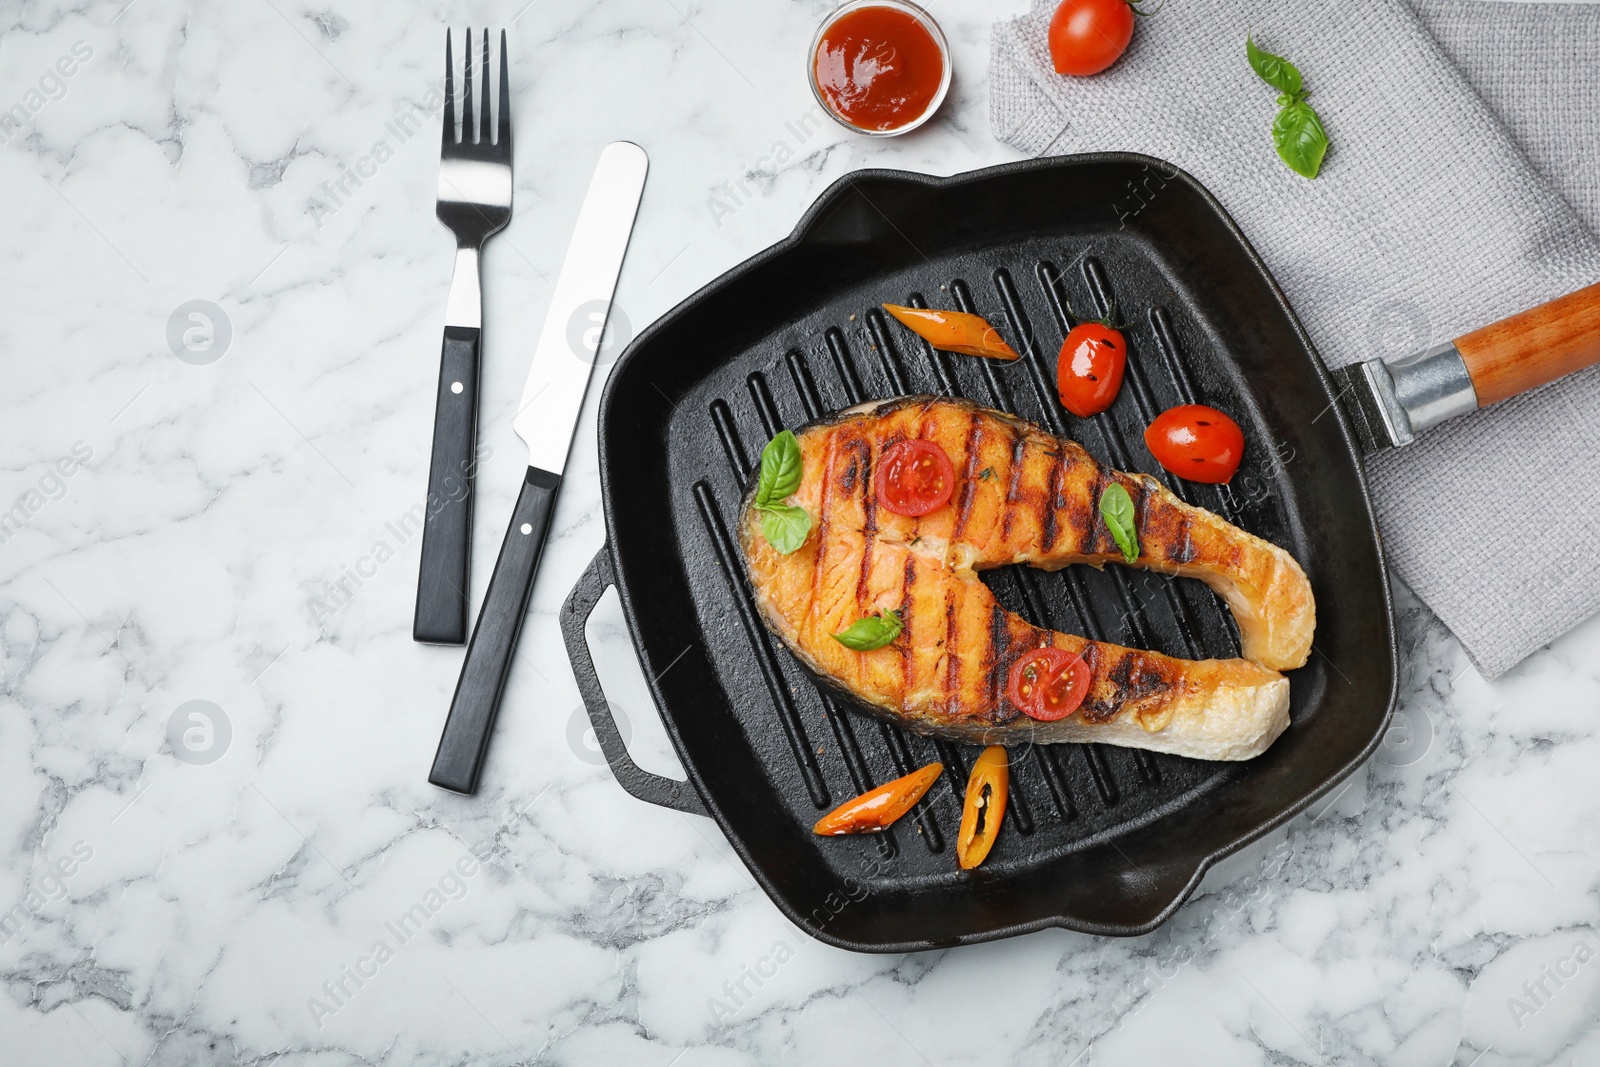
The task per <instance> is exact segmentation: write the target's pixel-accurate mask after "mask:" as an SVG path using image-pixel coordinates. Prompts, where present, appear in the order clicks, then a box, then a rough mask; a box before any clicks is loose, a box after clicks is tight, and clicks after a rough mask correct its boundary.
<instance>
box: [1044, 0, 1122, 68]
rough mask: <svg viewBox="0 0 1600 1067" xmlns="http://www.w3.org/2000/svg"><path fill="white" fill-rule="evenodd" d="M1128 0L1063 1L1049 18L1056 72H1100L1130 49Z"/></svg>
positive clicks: (1052, 56)
mask: <svg viewBox="0 0 1600 1067" xmlns="http://www.w3.org/2000/svg"><path fill="white" fill-rule="evenodd" d="M1131 40H1133V7H1132V6H1131V5H1130V4H1129V3H1128V0H1062V4H1061V6H1060V7H1058V8H1056V13H1055V15H1054V16H1052V17H1051V19H1050V60H1051V62H1052V63H1054V64H1055V68H1056V73H1057V74H1075V75H1079V76H1083V75H1088V74H1099V73H1100V72H1101V71H1102V70H1105V69H1106V68H1107V67H1109V66H1111V64H1113V63H1115V62H1116V61H1117V60H1118V59H1119V58H1120V57H1121V56H1122V53H1124V52H1126V51H1127V50H1128V42H1129V41H1131Z"/></svg>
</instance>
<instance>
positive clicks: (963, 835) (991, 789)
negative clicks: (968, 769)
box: [956, 745, 1011, 871]
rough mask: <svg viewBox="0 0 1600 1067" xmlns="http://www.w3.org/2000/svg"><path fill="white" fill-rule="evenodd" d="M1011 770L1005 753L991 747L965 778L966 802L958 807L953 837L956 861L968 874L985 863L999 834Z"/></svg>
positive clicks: (995, 746)
mask: <svg viewBox="0 0 1600 1067" xmlns="http://www.w3.org/2000/svg"><path fill="white" fill-rule="evenodd" d="M1010 784H1011V770H1010V767H1009V765H1008V764H1007V762H1006V750H1005V749H1004V748H1002V747H1001V746H999V745H990V746H989V747H988V748H986V749H984V750H983V752H982V753H980V754H979V756H978V760H977V762H976V763H974V764H973V765H972V774H971V775H970V776H969V777H968V778H967V797H966V802H965V803H964V804H962V806H961V829H960V831H959V832H958V833H957V834H956V861H957V862H958V863H960V864H961V869H962V870H963V871H970V870H972V868H974V867H976V866H977V865H978V864H980V863H982V862H983V861H984V858H985V857H986V856H988V855H989V850H990V849H991V848H993V847H994V839H995V838H996V837H998V836H999V834H1000V820H1001V818H1002V817H1003V816H1004V815H1005V813H1006V792H1007V790H1008V788H1009V787H1010Z"/></svg>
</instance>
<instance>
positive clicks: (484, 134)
mask: <svg viewBox="0 0 1600 1067" xmlns="http://www.w3.org/2000/svg"><path fill="white" fill-rule="evenodd" d="M478 69H479V70H480V71H482V73H483V118H482V120H481V121H482V123H483V126H482V128H481V129H480V130H479V131H478V143H479V144H489V143H490V142H489V139H490V137H491V136H492V135H493V133H494V131H493V129H491V128H490V126H489V121H490V115H489V27H487V26H485V27H484V28H483V66H482V67H480V68H478Z"/></svg>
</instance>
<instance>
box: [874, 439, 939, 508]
mask: <svg viewBox="0 0 1600 1067" xmlns="http://www.w3.org/2000/svg"><path fill="white" fill-rule="evenodd" d="M877 475H878V504H879V506H881V507H884V508H887V509H888V510H889V511H892V512H894V513H895V514H896V515H910V516H913V517H915V516H917V515H926V514H927V513H928V512H930V511H933V510H935V509H937V508H942V507H944V506H945V504H947V503H949V501H950V494H952V493H954V492H955V490H956V469H955V466H954V465H953V464H951V462H950V457H949V456H947V455H945V452H944V449H942V448H940V447H939V446H938V445H936V444H934V443H933V442H932V441H923V440H915V441H901V442H900V443H899V444H895V445H890V446H889V448H888V450H887V451H885V452H884V454H883V457H882V458H881V459H879V460H878V471H877Z"/></svg>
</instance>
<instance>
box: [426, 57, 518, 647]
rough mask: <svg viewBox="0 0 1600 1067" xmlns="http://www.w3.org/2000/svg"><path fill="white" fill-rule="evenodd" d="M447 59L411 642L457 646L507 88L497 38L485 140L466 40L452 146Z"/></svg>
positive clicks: (498, 222) (507, 172) (506, 184)
mask: <svg viewBox="0 0 1600 1067" xmlns="http://www.w3.org/2000/svg"><path fill="white" fill-rule="evenodd" d="M453 56H454V50H453V49H452V47H451V42H450V31H449V30H446V31H445V35H444V122H443V126H444V133H443V137H442V140H441V144H440V148H439V208H438V214H439V221H440V222H442V223H444V224H445V225H446V226H448V227H449V228H450V230H451V232H452V233H454V234H455V236H456V269H455V276H454V277H453V278H452V279H451V281H450V299H449V301H448V302H447V303H446V304H445V315H444V346H443V349H442V351H441V353H440V356H439V395H438V400H437V402H436V406H435V408H434V416H433V458H432V461H431V462H430V463H429V467H428V501H427V507H426V508H425V511H424V516H423V525H422V566H421V570H420V573H419V575H418V578H417V611H416V617H415V619H414V620H413V622H412V626H411V636H412V638H413V639H414V640H417V641H427V642H430V643H434V644H445V645H460V644H464V643H465V642H466V640H467V590H468V589H469V588H470V585H469V576H468V570H469V567H470V564H471V556H472V482H473V475H474V473H475V470H474V468H475V467H476V466H477V460H476V457H475V454H474V453H475V451H476V446H477V437H478V372H479V362H480V358H479V357H480V352H481V348H482V339H483V289H482V286H481V284H480V283H479V275H478V263H479V257H480V254H481V252H482V250H483V243H484V241H486V240H487V239H488V238H489V237H490V236H491V235H493V234H495V233H498V232H499V231H500V230H502V229H504V228H505V225H506V223H507V222H509V221H510V220H511V87H510V82H509V80H508V78H507V73H506V69H507V63H506V34H505V31H504V30H501V31H500V119H499V122H498V123H496V124H495V126H494V132H495V136H494V138H493V139H492V140H491V139H490V132H491V125H490V113H489V31H488V30H487V29H486V30H484V31H483V62H482V67H481V71H482V79H483V111H482V116H481V121H480V122H478V123H476V124H475V123H474V122H473V114H472V31H471V30H470V29H469V30H467V46H466V50H465V53H464V55H463V57H462V82H463V85H464V92H463V93H462V94H461V136H460V137H459V138H457V136H456V95H455V75H454V61H453Z"/></svg>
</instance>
